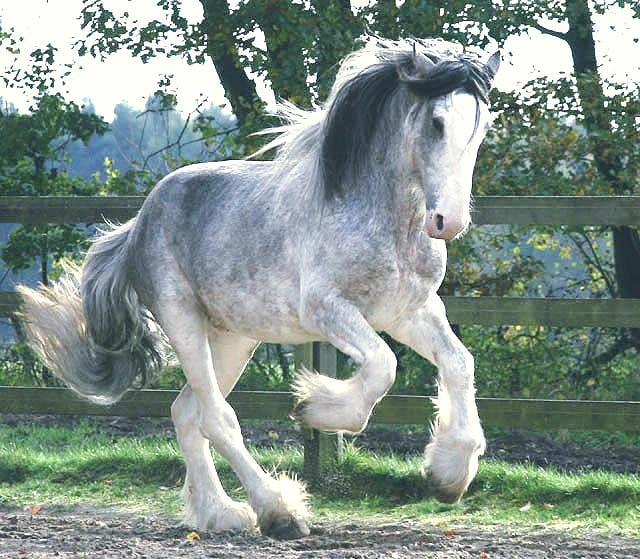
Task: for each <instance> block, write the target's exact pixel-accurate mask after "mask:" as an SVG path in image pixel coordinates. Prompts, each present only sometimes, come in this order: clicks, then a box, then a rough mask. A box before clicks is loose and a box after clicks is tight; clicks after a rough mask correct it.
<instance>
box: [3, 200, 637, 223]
mask: <svg viewBox="0 0 640 559" xmlns="http://www.w3.org/2000/svg"><path fill="white" fill-rule="evenodd" d="M143 201H144V197H142V196H73V197H71V196H46V197H40V196H2V197H0V222H2V223H29V224H44V223H100V222H101V221H103V220H105V219H108V220H111V221H126V220H127V219H130V218H132V217H134V216H135V215H136V212H137V211H138V210H139V209H140V207H141V206H142V202H143ZM474 205H475V209H474V211H473V214H472V215H473V221H474V222H475V223H477V224H479V225H490V224H492V225H498V224H504V225H638V224H639V223H640V197H639V196H478V197H477V198H476V199H475V204H474Z"/></svg>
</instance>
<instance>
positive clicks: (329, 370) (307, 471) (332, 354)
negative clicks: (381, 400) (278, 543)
mask: <svg viewBox="0 0 640 559" xmlns="http://www.w3.org/2000/svg"><path fill="white" fill-rule="evenodd" d="M295 361H296V367H297V368H299V367H306V368H307V369H310V370H315V371H318V372H319V373H322V374H323V375H326V376H328V377H333V378H336V377H337V376H338V355H337V351H336V349H335V348H334V347H333V346H332V345H330V344H326V343H319V342H313V343H309V344H304V345H301V346H297V347H296V353H295ZM302 430H303V436H304V478H305V479H306V480H307V482H308V483H309V484H310V485H311V486H317V485H318V482H319V481H320V480H321V479H322V473H323V471H326V470H327V469H330V468H331V467H333V466H334V465H335V464H336V462H337V461H338V460H339V459H340V457H341V455H342V447H343V441H342V434H340V433H339V434H333V433H322V432H320V431H316V430H315V429H310V428H308V427H304V426H303V429H302Z"/></svg>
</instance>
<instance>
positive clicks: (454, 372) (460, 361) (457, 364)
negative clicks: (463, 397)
mask: <svg viewBox="0 0 640 559" xmlns="http://www.w3.org/2000/svg"><path fill="white" fill-rule="evenodd" d="M438 368H439V370H440V373H441V375H442V376H443V377H444V380H445V383H446V384H447V385H448V386H449V387H451V388H453V387H458V388H460V389H468V388H470V387H472V386H473V378H474V370H475V363H474V358H473V355H471V352H470V351H469V350H468V349H467V348H466V347H465V346H464V345H462V344H460V345H459V346H457V347H456V348H455V349H454V350H452V351H451V352H450V353H449V354H448V355H446V356H443V358H442V359H441V360H440V363H439V364H438Z"/></svg>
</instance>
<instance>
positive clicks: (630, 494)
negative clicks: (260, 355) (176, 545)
mask: <svg viewBox="0 0 640 559" xmlns="http://www.w3.org/2000/svg"><path fill="white" fill-rule="evenodd" d="M252 452H253V453H254V455H255V456H256V457H257V459H258V460H259V461H260V463H261V464H262V465H263V466H264V467H265V468H267V469H278V470H287V471H290V472H294V473H296V474H298V475H301V473H302V468H303V457H302V452H301V450H300V449H289V450H286V451H282V450H275V449H272V450H268V449H254V450H253V451H252ZM217 463H218V465H219V468H218V469H219V472H220V476H221V479H222V482H223V484H224V485H225V487H226V488H227V490H228V491H229V493H230V494H231V495H232V496H234V497H236V498H243V497H244V492H243V490H242V488H241V487H240V485H239V483H238V481H237V479H236V478H235V476H234V475H233V473H232V472H231V469H230V468H229V466H228V465H227V463H226V462H225V461H224V460H222V459H219V458H218V459H217ZM419 470H420V459H419V458H413V459H409V460H406V459H404V458H399V457H397V456H393V455H384V456H374V455H372V454H370V453H367V452H364V451H361V450H359V449H357V448H355V447H354V446H347V448H346V452H345V456H344V459H343V461H342V463H341V464H340V465H339V467H337V468H335V470H333V471H332V472H330V473H328V474H327V475H326V476H324V477H323V481H322V484H321V485H320V486H319V487H318V488H316V490H314V493H313V497H312V506H313V509H314V512H315V513H316V514H318V515H319V516H325V517H326V516H328V517H331V518H344V519H347V518H358V519H363V518H369V519H387V520H389V519H401V518H414V519H420V520H424V521H426V522H429V523H430V524H436V525H442V526H447V527H452V526H457V525H469V524H474V525H479V524H482V525H517V526H518V527H520V528H523V527H527V526H531V527H534V526H538V527H539V526H545V527H553V528H555V529H578V530H585V529H589V530H598V531H602V532H616V533H620V534H623V535H627V536H631V537H640V505H639V503H640V478H639V477H638V476H635V475H624V474H616V473H611V472H606V471H596V472H589V473H583V474H567V473H562V472H559V471H556V470H553V469H549V468H545V469H543V468H538V467H535V466H531V465H512V464H506V463H504V462H499V461H494V460H485V461H483V462H482V463H481V467H480V471H479V472H478V476H477V477H476V480H475V481H474V482H473V484H472V485H471V487H470V490H469V493H468V495H467V496H466V497H465V498H464V499H463V501H462V502H461V503H459V504H457V505H444V504H441V503H438V502H437V501H435V500H434V499H432V498H431V497H430V496H429V489H428V486H427V483H426V481H425V480H424V479H423V478H422V477H421V475H420V472H419ZM183 479H184V464H183V461H182V457H181V454H180V452H179V450H178V448H177V445H176V443H175V442H173V441H169V440H167V439H165V438H162V437H140V438H134V437H111V436H107V435H105V434H102V433H100V432H99V431H98V430H97V429H96V428H95V426H92V425H90V424H88V423H87V424H80V425H79V426H76V427H74V428H73V429H69V428H62V427H42V426H38V425H35V424H27V423H24V424H19V425H17V426H15V427H9V426H6V425H5V426H2V425H0V508H3V509H5V510H6V509H14V508H22V507H25V506H28V505H32V504H40V505H44V506H46V507H49V508H62V509H64V508H69V507H74V506H78V505H89V506H93V507H117V508H122V509H127V510H132V511H136V512H140V513H154V514H167V515H170V516H175V517H177V516H178V514H179V510H180V498H179V490H180V487H181V485H182V482H183Z"/></svg>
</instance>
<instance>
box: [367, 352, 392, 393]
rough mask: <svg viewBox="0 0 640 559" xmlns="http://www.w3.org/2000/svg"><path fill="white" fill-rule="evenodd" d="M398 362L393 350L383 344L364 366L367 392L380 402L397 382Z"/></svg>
mask: <svg viewBox="0 0 640 559" xmlns="http://www.w3.org/2000/svg"><path fill="white" fill-rule="evenodd" d="M397 366H398V361H397V359H396V356H395V354H394V353H393V351H391V348H390V347H389V346H388V345H386V344H381V345H380V347H379V348H378V350H377V351H376V352H375V353H374V354H372V355H371V356H370V357H369V358H368V359H367V360H366V361H365V363H364V364H363V366H362V372H363V375H364V376H365V378H364V379H363V380H364V383H365V390H366V391H367V392H369V393H371V394H372V395H373V397H374V399H375V400H378V399H379V398H380V397H382V396H383V395H384V394H386V393H387V391H388V390H389V389H390V388H391V386H393V383H394V382H395V380H396V368H397Z"/></svg>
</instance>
